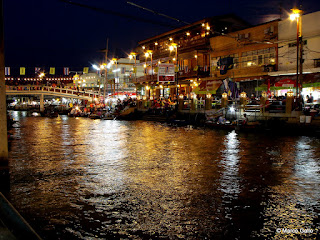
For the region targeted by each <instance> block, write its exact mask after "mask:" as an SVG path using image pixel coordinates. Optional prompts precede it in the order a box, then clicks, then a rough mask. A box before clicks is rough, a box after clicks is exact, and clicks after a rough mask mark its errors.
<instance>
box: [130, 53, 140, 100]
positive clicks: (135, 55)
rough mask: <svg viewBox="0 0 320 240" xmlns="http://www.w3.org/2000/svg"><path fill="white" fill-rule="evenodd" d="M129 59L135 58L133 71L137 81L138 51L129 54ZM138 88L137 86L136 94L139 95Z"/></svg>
mask: <svg viewBox="0 0 320 240" xmlns="http://www.w3.org/2000/svg"><path fill="white" fill-rule="evenodd" d="M129 59H130V60H131V59H134V67H133V71H134V82H135V83H137V53H135V52H131V53H130V55H129ZM137 95H138V94H137V88H136V96H137Z"/></svg>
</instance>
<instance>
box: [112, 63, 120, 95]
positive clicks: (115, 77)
mask: <svg viewBox="0 0 320 240" xmlns="http://www.w3.org/2000/svg"><path fill="white" fill-rule="evenodd" d="M111 64H115V65H116V70H114V72H115V73H116V74H115V75H114V93H115V87H116V86H115V85H116V79H117V78H118V59H117V58H112V60H111ZM118 87H119V79H117V94H118Z"/></svg>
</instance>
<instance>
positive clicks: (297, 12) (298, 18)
mask: <svg viewBox="0 0 320 240" xmlns="http://www.w3.org/2000/svg"><path fill="white" fill-rule="evenodd" d="M301 14H302V11H301V10H299V9H296V8H295V9H292V14H290V19H291V20H292V21H294V20H296V21H297V80H296V84H297V86H296V92H297V97H298V94H299V80H300V76H299V70H300V74H301V75H302V22H301ZM300 44H301V46H300ZM299 49H300V51H299ZM299 62H300V64H299ZM299 67H300V69H299ZM301 84H302V83H301Z"/></svg>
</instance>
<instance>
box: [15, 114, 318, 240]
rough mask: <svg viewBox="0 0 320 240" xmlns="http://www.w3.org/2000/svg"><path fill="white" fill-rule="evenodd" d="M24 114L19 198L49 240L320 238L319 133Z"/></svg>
mask: <svg viewBox="0 0 320 240" xmlns="http://www.w3.org/2000/svg"><path fill="white" fill-rule="evenodd" d="M13 115H14V117H15V119H17V120H18V121H19V126H18V127H17V128H15V129H14V131H13V134H14V135H13V140H12V143H11V148H10V174H11V175H10V178H11V190H10V194H9V197H10V200H11V202H12V204H13V205H14V206H15V207H16V208H17V210H18V211H19V212H20V213H21V215H23V216H24V217H25V218H26V219H27V221H28V222H29V223H30V225H31V226H33V228H34V229H35V230H36V231H37V232H38V233H39V235H40V236H41V237H42V238H43V239H284V238H288V239H306V238H310V239H316V238H317V237H319V232H318V230H319V227H320V224H319V222H320V221H319V214H320V190H319V184H320V139H319V138H315V137H308V136H294V135H293V136H286V135H279V134H267V135H266V134H254V133H237V132H234V131H229V132H226V131H217V130H211V129H190V128H183V127H171V126H167V125H165V124H160V123H156V122H143V121H116V120H92V119H88V118H69V117H67V116H60V117H58V118H43V117H27V116H26V113H25V112H13Z"/></svg>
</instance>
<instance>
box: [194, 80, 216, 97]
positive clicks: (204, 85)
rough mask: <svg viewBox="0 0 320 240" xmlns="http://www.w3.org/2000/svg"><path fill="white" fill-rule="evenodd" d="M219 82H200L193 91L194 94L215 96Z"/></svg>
mask: <svg viewBox="0 0 320 240" xmlns="http://www.w3.org/2000/svg"><path fill="white" fill-rule="evenodd" d="M221 84H222V81H221V80H206V81H202V82H201V83H200V85H199V86H198V87H197V88H196V89H194V90H193V92H195V93H196V94H207V93H211V94H216V92H217V90H218V89H219V87H220V86H221Z"/></svg>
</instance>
